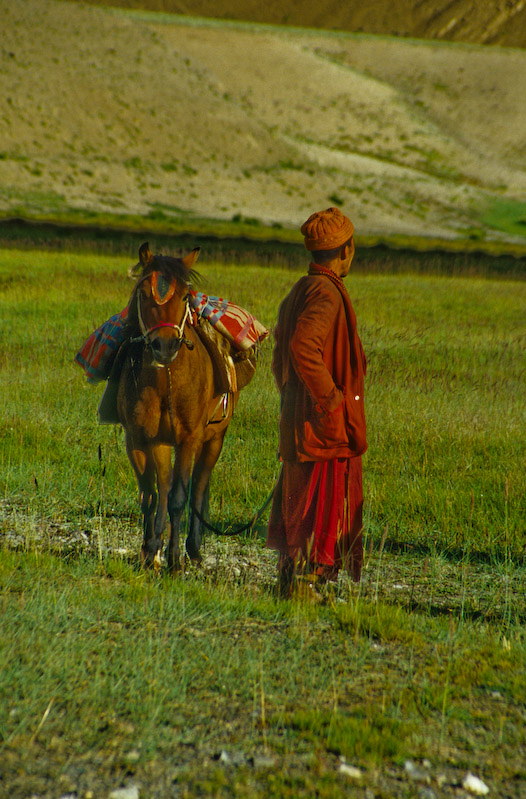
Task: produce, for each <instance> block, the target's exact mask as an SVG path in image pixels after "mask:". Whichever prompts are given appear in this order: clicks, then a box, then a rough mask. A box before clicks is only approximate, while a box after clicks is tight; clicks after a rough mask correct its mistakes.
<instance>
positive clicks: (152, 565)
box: [141, 547, 162, 575]
mask: <svg viewBox="0 0 526 799" xmlns="http://www.w3.org/2000/svg"><path fill="white" fill-rule="evenodd" d="M141 566H142V568H143V569H153V571H154V573H155V574H156V575H157V574H160V572H161V568H162V557H161V550H160V549H158V550H157V552H155V553H154V554H152V553H151V552H148V551H147V550H146V549H145V548H144V547H142V549H141Z"/></svg>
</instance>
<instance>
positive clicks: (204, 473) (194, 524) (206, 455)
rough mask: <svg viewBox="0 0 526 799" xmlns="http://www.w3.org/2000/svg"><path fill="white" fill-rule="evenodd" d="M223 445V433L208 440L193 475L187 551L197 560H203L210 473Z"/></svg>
mask: <svg viewBox="0 0 526 799" xmlns="http://www.w3.org/2000/svg"><path fill="white" fill-rule="evenodd" d="M222 446H223V436H222V435H220V436H216V437H215V438H213V439H212V440H211V441H207V442H206V443H205V445H204V447H203V451H202V453H201V457H200V458H199V460H198V461H197V463H196V465H195V469H194V471H193V475H192V497H191V511H190V524H189V530H188V536H187V539H186V551H187V553H188V556H189V557H190V558H191V559H192V560H196V561H200V560H201V556H200V554H199V549H200V547H201V539H202V534H203V530H204V525H203V523H202V519H204V520H208V502H209V495H210V475H211V474H212V469H213V468H214V466H215V465H216V463H217V459H218V458H219V455H220V453H221V447H222Z"/></svg>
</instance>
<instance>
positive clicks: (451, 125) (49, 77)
mask: <svg viewBox="0 0 526 799" xmlns="http://www.w3.org/2000/svg"><path fill="white" fill-rule="evenodd" d="M3 26H4V30H3V38H2V44H1V47H0V95H1V97H2V100H3V102H2V105H1V108H0V212H1V213H2V214H3V215H6V214H13V213H17V214H22V215H31V214H33V215H35V214H48V215H51V216H52V215H53V214H57V213H60V212H62V211H64V210H66V209H76V210H78V211H81V212H83V213H88V212H90V211H92V212H95V211H97V212H100V211H102V212H106V213H109V212H113V213H115V212H116V213H122V214H131V213H136V214H140V215H143V216H148V215H150V216H154V215H155V214H159V213H162V214H164V215H166V216H168V217H170V216H173V217H174V218H175V217H181V216H182V217H184V218H189V217H190V216H191V215H196V216H201V217H208V218H214V219H225V220H228V219H232V218H233V217H236V216H239V215H242V216H244V217H249V218H255V219H258V220H260V221H262V222H264V223H267V224H270V225H272V224H275V225H277V224H279V225H282V226H284V227H291V228H294V229H297V226H298V225H299V224H300V223H301V222H302V221H303V219H304V217H305V216H306V214H308V213H310V211H311V210H312V209H313V208H316V207H324V206H325V207H326V206H327V205H330V204H338V205H340V206H341V207H343V209H344V210H345V211H347V212H348V213H349V214H350V215H351V217H352V218H353V220H354V221H355V224H356V227H357V229H358V231H359V232H361V233H362V234H392V233H402V234H409V235H423V236H435V237H442V238H456V237H466V236H471V237H474V236H475V237H477V238H483V237H486V238H490V239H491V238H494V239H499V238H500V239H507V240H514V239H515V240H517V241H518V240H523V237H524V230H525V223H526V204H525V203H524V202H523V200H524V198H525V197H526V163H525V155H526V142H525V139H524V131H525V130H526V93H525V92H524V90H523V83H524V80H523V79H524V76H525V75H526V52H523V51H520V50H516V49H503V48H487V47H480V46H468V45H452V44H447V43H440V44H439V43H429V42H428V43H426V42H419V41H414V40H403V39H396V38H385V37H371V36H362V35H350V34H333V33H327V32H323V31H318V32H316V31H302V30H295V29H292V28H291V29H283V28H269V27H264V28H262V27H259V26H255V25H237V24H232V23H230V24H222V23H218V22H214V21H210V22H207V21H203V20H198V21H196V20H192V19H190V18H187V19H186V18H181V17H175V18H174V17H170V16H166V15H152V14H150V15H141V14H128V13H123V12H114V11H111V10H110V9H106V8H95V7H92V6H82V5H77V4H73V3H60V2H57V0H10V3H9V5H8V6H7V8H6V9H5V11H4V17H3Z"/></svg>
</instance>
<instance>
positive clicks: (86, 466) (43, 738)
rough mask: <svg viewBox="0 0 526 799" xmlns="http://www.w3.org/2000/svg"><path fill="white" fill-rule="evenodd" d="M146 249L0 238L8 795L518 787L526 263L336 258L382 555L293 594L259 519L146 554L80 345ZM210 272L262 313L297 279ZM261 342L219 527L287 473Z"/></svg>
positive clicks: (124, 471)
mask: <svg viewBox="0 0 526 799" xmlns="http://www.w3.org/2000/svg"><path fill="white" fill-rule="evenodd" d="M150 244H151V247H152V249H153V250H154V251H155V250H156V247H155V241H153V240H152V239H151V240H150ZM422 257H425V256H422ZM474 258H476V256H474ZM132 263H134V259H133V258H131V259H130V258H128V257H124V256H122V255H109V254H106V255H97V254H95V253H94V252H90V253H81V252H74V251H61V252H58V251H53V250H40V251H38V250H35V251H31V250H28V249H14V248H12V249H7V248H6V249H3V250H0V320H1V322H0V335H1V347H0V382H1V395H0V396H1V403H2V415H1V426H0V480H1V483H0V492H1V493H0V549H1V552H0V554H1V558H0V665H1V669H0V696H1V697H2V702H1V703H0V797H3V796H6V797H7V796H9V797H20V798H21V799H22V797H29V796H32V795H34V796H39V797H59V796H65V795H75V796H77V797H85V799H90V797H91V798H92V799H93V797H99V796H101V797H105V796H108V795H109V794H110V792H111V791H112V790H114V789H117V788H119V786H126V785H130V784H131V786H132V788H133V786H135V787H136V788H137V790H138V791H139V793H140V796H141V797H171V796H174V797H194V796H196V797H197V796H206V797H209V796H216V797H238V796H254V797H260V796H261V797H269V796H270V797H312V796H319V797H335V796H350V797H351V796H352V797H356V796H359V797H362V796H363V797H368V798H369V797H372V796H376V797H392V796H399V797H402V796H403V797H405V796H407V797H413V796H414V797H417V796H418V797H423V796H424V795H425V796H427V797H428V799H432V795H433V796H451V797H453V796H455V797H458V796H462V795H464V794H463V789H462V781H463V779H464V777H465V775H466V773H467V772H472V773H474V774H476V775H478V777H479V778H480V779H482V780H483V781H484V782H485V783H486V784H487V785H488V787H489V788H490V790H491V795H498V796H499V797H508V796H509V797H521V796H526V768H525V766H524V763H525V762H526V736H525V732H524V729H525V725H524V719H525V713H526V681H525V679H524V674H525V673H526V635H525V622H526V597H525V592H524V581H525V577H526V564H525V558H524V548H525V541H526V468H525V466H526V464H525V443H526V433H525V430H526V405H525V402H524V399H525V389H526V314H525V313H524V309H525V308H526V281H524V280H518V279H506V278H503V277H500V278H498V279H496V278H489V277H473V276H469V277H462V276H454V277H451V276H445V275H441V274H425V273H419V274H416V273H415V272H414V271H412V272H407V273H405V272H403V271H402V272H400V273H398V274H387V273H382V272H378V271H375V264H374V263H370V264H367V263H364V261H363V260H362V261H361V262H360V267H361V270H360V272H359V273H355V274H351V275H350V276H349V277H348V278H347V279H346V284H347V287H348V289H349V292H350V295H351V298H352V300H353V304H354V307H355V310H356V313H357V317H358V323H359V330H360V333H361V337H362V341H363V344H364V348H365V351H366V354H367V357H368V373H367V380H366V391H367V394H366V412H367V420H368V440H369V450H368V452H367V454H366V455H365V457H364V490H365V501H366V506H365V541H366V568H365V571H364V577H363V581H362V583H361V584H360V585H359V586H354V585H352V584H350V583H349V582H348V580H347V579H346V577H345V576H344V575H343V576H342V577H341V579H340V582H339V584H338V586H337V588H336V589H334V590H332V591H330V592H326V593H321V594H320V595H317V596H316V597H313V596H312V595H311V592H310V591H309V590H308V589H307V588H306V587H304V588H305V590H303V589H302V590H300V591H299V593H298V595H297V596H296V597H295V598H294V599H292V600H291V601H289V602H283V601H279V600H278V599H277V598H276V597H275V594H274V590H273V587H274V576H275V575H274V572H275V564H276V559H275V555H274V554H273V553H270V552H268V551H267V550H266V548H265V546H264V538H263V536H264V527H265V524H264V522H265V518H266V517H264V518H263V520H262V522H261V524H260V525H259V526H258V527H257V528H256V531H255V534H254V535H251V536H250V537H249V538H239V537H237V536H228V537H227V536H225V537H215V536H212V535H210V536H208V537H207V539H206V542H205V546H204V562H203V566H202V568H200V569H198V570H190V571H187V572H186V573H185V574H184V575H183V576H181V577H178V578H176V579H171V578H169V577H167V576H163V577H161V578H160V579H157V580H156V579H154V578H153V577H152V576H151V575H150V574H147V573H146V574H145V573H144V572H142V571H141V570H140V569H139V568H138V565H137V555H138V551H139V546H140V537H141V535H140V519H139V506H138V496H137V490H136V486H135V481H134V478H133V476H132V471H131V467H130V466H129V464H128V462H127V459H126V455H125V451H124V438H123V434H122V431H120V429H117V428H115V427H105V426H98V424H97V405H98V402H99V400H100V396H101V393H102V386H90V385H88V384H87V383H86V381H85V379H84V376H83V373H82V371H81V370H80V369H79V368H78V367H77V366H75V365H74V363H73V356H74V354H75V352H76V350H77V349H78V348H79V346H80V345H81V343H82V341H83V340H84V338H85V337H86V336H87V335H88V334H89V333H90V332H91V331H92V330H93V329H94V328H95V327H97V326H98V325H99V324H100V323H101V322H102V321H103V320H104V319H106V318H107V317H108V316H109V315H111V314H113V313H115V312H116V311H118V310H120V309H121V308H122V307H124V305H125V304H126V302H127V299H128V295H129V293H130V290H131V284H130V282H129V281H128V279H127V277H126V272H127V269H128V267H129V266H130V265H131V264H132ZM197 266H198V268H199V269H200V271H201V273H202V276H203V284H202V288H203V290H205V291H207V292H209V293H210V294H221V295H223V296H226V297H229V298H231V299H232V300H234V301H235V302H237V303H239V304H241V305H244V306H245V307H247V308H249V309H250V310H251V311H252V312H253V313H254V314H255V315H256V316H257V317H258V318H259V319H260V320H261V321H262V322H263V323H264V324H266V325H267V326H268V327H269V328H271V327H272V326H273V324H274V322H275V318H276V313H277V307H278V304H279V301H280V299H281V298H282V297H283V296H284V295H285V293H286V292H287V291H288V289H289V288H290V287H291V285H292V284H293V283H294V282H295V280H296V279H297V278H298V276H299V275H300V274H301V271H298V270H297V269H289V268H286V266H279V267H271V266H265V267H263V266H258V265H257V264H253V263H251V264H246V263H236V264H228V263H226V264H225V263H219V262H218V263H214V262H211V261H210V260H209V259H207V255H206V251H204V252H203V253H202V255H201V260H200V261H199V262H198V264H197ZM271 349H272V347H271V343H270V341H267V342H266V343H265V344H264V346H263V347H262V351H261V355H260V363H259V369H258V372H257V374H256V376H255V378H254V380H253V381H252V383H251V384H250V385H249V386H248V388H247V389H245V390H244V391H243V393H242V395H241V400H240V404H239V407H238V410H237V413H236V416H235V417H234V420H233V422H232V424H231V427H230V430H229V432H228V434H227V438H226V442H225V446H224V449H223V453H222V455H221V459H220V461H219V464H218V466H217V468H216V471H215V473H214V476H213V484H212V496H211V515H212V520H213V522H214V523H215V524H217V525H220V526H221V527H223V528H224V529H225V530H227V531H228V530H230V531H231V530H232V527H233V526H235V525H236V524H237V523H239V522H245V521H247V520H248V519H249V518H250V517H251V516H252V514H253V513H254V512H255V511H256V510H257V509H258V508H259V507H260V506H261V505H262V504H263V502H264V500H265V499H266V497H267V496H268V494H269V492H270V490H271V488H272V485H273V483H274V481H275V479H276V478H277V475H278V470H279V465H278V463H277V460H276V448H277V419H278V397H277V394H276V391H275V388H274V385H273V381H272V378H271V374H270V359H271ZM258 534H259V535H258ZM409 762H410V764H409ZM411 764H412V765H411ZM349 765H352V766H354V767H356V768H357V769H359V771H358V772H356V771H352V770H350V769H349V768H348V766H349ZM426 791H427V793H425V792H426Z"/></svg>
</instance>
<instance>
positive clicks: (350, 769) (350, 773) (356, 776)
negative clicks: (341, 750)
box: [338, 763, 362, 780]
mask: <svg viewBox="0 0 526 799" xmlns="http://www.w3.org/2000/svg"><path fill="white" fill-rule="evenodd" d="M338 771H339V772H340V774H344V775H345V776H346V777H349V779H351V780H361V779H362V772H361V771H360V769H359V768H357V767H356V766H350V765H349V764H348V763H340V766H339V768H338Z"/></svg>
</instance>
